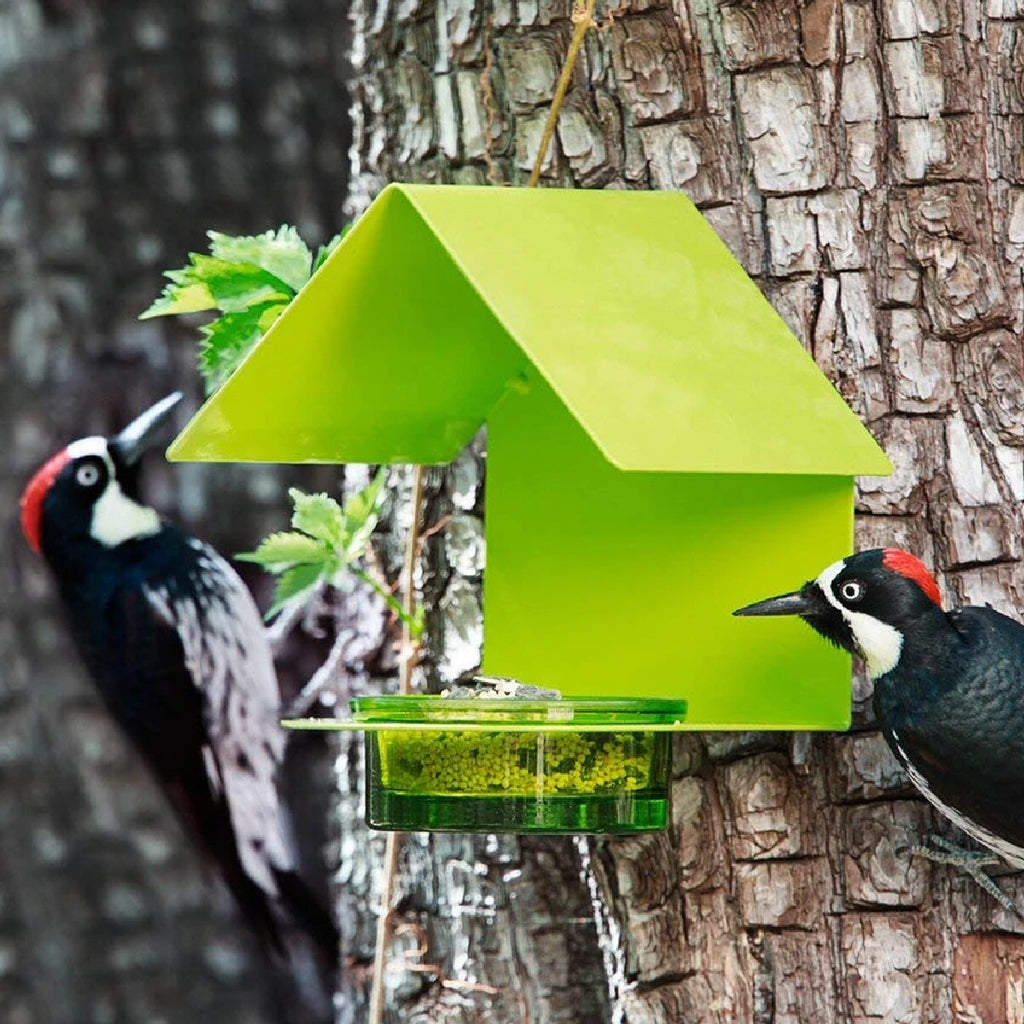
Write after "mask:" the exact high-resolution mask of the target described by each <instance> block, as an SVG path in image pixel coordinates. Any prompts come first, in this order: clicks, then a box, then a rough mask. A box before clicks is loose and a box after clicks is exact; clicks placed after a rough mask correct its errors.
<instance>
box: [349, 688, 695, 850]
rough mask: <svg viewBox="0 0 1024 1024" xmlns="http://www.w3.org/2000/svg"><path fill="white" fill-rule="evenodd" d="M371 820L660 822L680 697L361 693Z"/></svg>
mask: <svg viewBox="0 0 1024 1024" xmlns="http://www.w3.org/2000/svg"><path fill="white" fill-rule="evenodd" d="M352 707H353V721H352V722H351V726H352V727H354V728H356V729H362V730H365V731H366V733H367V736H366V777H367V806H366V820H367V824H368V825H369V826H370V827H371V828H375V829H388V830H397V831H457V832H561V833H574V832H595V833H619V834H621V833H631V832H647V831H655V830H658V829H662V828H665V827H666V826H667V824H668V817H669V804H668V786H669V778H670V775H671V736H670V730H671V729H672V728H673V727H678V725H679V723H680V722H681V721H682V720H683V719H684V717H685V714H686V703H685V702H684V701H668V700H660V699H659V700H620V699H599V698H594V699H585V698H576V699H568V700H554V701H509V700H486V699H471V700H446V699H443V698H440V697H432V696H412V697H401V696H389V697H365V698H359V699H357V700H354V701H353V702H352Z"/></svg>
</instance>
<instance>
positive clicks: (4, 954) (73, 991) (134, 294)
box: [0, 0, 348, 1024]
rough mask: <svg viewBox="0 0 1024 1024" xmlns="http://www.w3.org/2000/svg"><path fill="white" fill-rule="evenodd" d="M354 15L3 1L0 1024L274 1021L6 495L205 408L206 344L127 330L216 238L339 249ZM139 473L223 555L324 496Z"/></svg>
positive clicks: (333, 477) (231, 6) (241, 478)
mask: <svg viewBox="0 0 1024 1024" xmlns="http://www.w3.org/2000/svg"><path fill="white" fill-rule="evenodd" d="M344 7H345V5H344V3H342V2H340V0H339V2H331V0H291V2H289V3H288V4H287V5H286V4H284V3H279V2H275V0H252V2H251V3H238V2H236V0H194V2H193V0H177V2H175V3H170V4H169V3H162V2H159V0H146V2H140V3H130V4H129V3H117V2H96V3H91V2H89V0H38V2H37V0H0V265H2V266H3V274H2V277H0V436H2V437H3V443H4V457H3V459H2V461H0V537H2V540H0V551H2V554H3V571H2V572H0V1020H2V1021H4V1022H5V1024H101V1022H104V1024H142V1022H153V1024H156V1022H160V1021H163V1022H165V1024H175V1022H179V1021H196V1022H203V1021H222V1022H224V1024H243V1022H244V1024H257V1022H260V1021H267V1022H269V1021H270V1020H274V1021H275V1022H280V1021H281V1020H282V1017H281V1016H279V1015H276V1014H272V1013H271V1012H270V1011H269V1010H264V1009H261V1006H260V1004H261V999H260V995H259V993H260V990H261V984H260V981H261V979H260V974H261V970H260V968H259V966H258V963H259V962H258V960H257V959H256V958H255V957H254V956H253V955H252V951H251V949H250V947H249V945H248V941H247V939H246V936H245V933H244V931H243V929H242V928H241V926H240V925H239V924H238V922H237V921H236V918H235V915H234V913H233V911H232V910H231V909H230V908H229V907H228V906H227V904H226V900H224V899H221V900H218V899H216V898H215V896H214V895H212V890H211V888H210V887H208V886H207V885H206V879H205V878H204V874H205V873H204V872H203V870H202V869H201V867H200V864H199V862H198V860H197V858H196V856H195V854H194V852H193V851H192V850H191V849H190V847H189V844H188V843H187V842H186V841H185V840H184V839H183V837H182V835H181V833H180V831H179V829H178V827H177V824H176V823H175V822H174V820H173V818H172V816H171V815H170V814H169V813H168V811H167V808H166V807H165V805H164V803H163V801H162V799H161V798H160V796H159V794H158V793H157V791H156V789H155V787H154V785H153V784H152V783H151V782H150V780H149V778H148V776H147V775H146V774H145V772H144V771H143V770H142V768H141V765H140V762H139V760H138V758H137V757H136V756H135V755H134V753H133V752H132V751H131V750H129V749H128V748H127V747H126V746H125V744H124V742H123V740H122V739H121V737H120V735H119V734H118V733H117V731H116V730H115V729H114V728H113V726H112V725H111V723H110V721H109V720H108V718H107V716H106V714H105V713H104V712H103V711H102V709H101V708H100V706H99V703H98V701H97V698H96V695H95V693H94V691H93V689H92V686H91V684H90V683H89V682H88V681H87V680H86V679H85V677H84V674H83V672H82V669H81V667H80V665H79V662H78V659H77V658H76V656H75V654H74V652H73V651H72V649H71V646H70V643H69V641H68V637H67V634H66V631H65V630H64V628H63V625H62V623H61V621H60V616H59V614H58V611H57V608H56V607H55V595H54V590H53V588H52V586H51V585H50V583H49V581H48V580H47V578H46V574H45V572H44V569H43V566H42V564H41V563H40V561H39V560H38V559H37V558H35V557H34V555H33V554H32V553H31V552H30V551H29V550H28V548H27V546H26V545H25V543H24V542H23V540H22V538H21V536H20V529H19V527H18V522H17V520H18V496H19V494H20V492H21V488H22V487H23V486H24V484H25V482H26V480H27V478H28V476H29V475H30V474H31V473H32V472H33V471H34V470H35V469H36V468H37V467H38V466H39V465H40V464H41V462H42V460H43V459H44V458H45V457H47V456H49V455H50V454H52V453H53V452H54V451H56V450H57V449H58V448H59V447H60V446H62V445H63V444H66V443H67V441H69V440H70V439H72V438H73V437H76V436H82V435H84V434H87V433H98V432H109V431H111V430H112V429H116V428H117V427H119V426H121V425H123V424H124V423H126V422H127V420H128V419H129V418H130V417H131V416H133V415H134V414H136V413H137V412H139V411H141V410H142V409H143V408H145V406H146V404H147V403H148V402H150V401H152V400H154V399H156V398H158V397H161V396H162V395H164V394H167V393H168V392H169V391H171V390H172V389H174V388H183V389H185V390H187V391H190V392H191V394H190V397H189V405H190V406H191V407H193V408H194V407H195V401H196V399H197V398H198V397H199V396H198V390H199V387H198V378H197V374H196V371H195V353H196V346H195V331H194V328H185V327H180V326H176V325H171V324H164V323H158V322H153V321H151V322H149V323H145V324H140V323H139V322H138V321H137V320H136V317H137V316H138V314H139V312H141V311H142V310H143V309H144V308H145V307H146V305H147V304H148V303H149V302H150V301H151V300H152V299H153V298H154V297H155V296H156V295H157V294H159V291H160V288H161V279H160V271H161V270H162V269H163V268H164V267H168V266H180V265H181V264H182V263H183V262H184V260H185V258H186V254H187V253H188V251H189V250H190V249H202V248H203V247H204V243H205V239H204V236H203V232H204V231H205V230H206V229H207V228H209V227H212V228H218V229H220V230H223V231H229V232H238V233H248V232H253V231H262V230H264V229H266V228H269V227H276V226H277V225H278V224H280V223H281V222H282V221H288V222H290V223H293V224H297V225H298V227H299V229H300V231H301V232H302V234H303V235H304V236H305V238H306V239H307V240H308V241H309V242H310V243H311V244H316V243H317V242H319V241H323V240H325V239H326V238H328V237H330V235H331V234H332V233H333V232H334V231H335V230H337V227H338V224H339V219H340V213H341V211H340V206H341V202H342V197H343V194H344V182H345V177H346V168H347V163H346V159H345V151H346V149H347V145H348V138H347V131H346V125H347V118H346V113H345V104H346V101H345V95H344V67H345V65H344V61H343V60H342V57H341V55H342V51H343V47H344V42H343V40H344V37H345V35H346V34H347V25H346V21H345V18H344V13H345V12H344ZM148 468H149V475H148V477H147V479H146V481H145V483H146V491H147V494H148V496H149V498H150V500H152V501H153V502H154V504H156V505H157V506H158V507H159V508H161V509H162V510H164V511H166V512H167V513H168V514H174V515H176V516H177V517H178V518H181V519H184V520H185V521H186V522H187V523H189V525H190V526H191V527H192V528H193V529H195V530H196V532H199V533H201V534H202V535H204V536H205V537H207V538H209V539H210V540H211V541H213V542H214V543H215V544H216V545H217V546H218V547H219V548H220V549H221V550H222V551H225V552H226V553H232V552H236V551H239V550H244V549H246V548H251V547H252V546H253V545H254V544H255V543H256V542H257V541H258V540H259V539H260V538H261V537H262V536H263V535H264V534H265V533H266V532H268V531H269V530H270V529H276V528H278V527H279V526H280V524H281V522H282V521H283V520H284V519H285V515H286V513H285V510H284V507H283V506H284V504H286V495H285V488H286V483H289V482H292V481H295V482H300V481H301V482H303V483H304V485H305V486H312V484H313V479H312V478H311V477H310V476H309V475H308V474H304V476H303V477H302V478H300V477H299V476H298V475H297V474H296V472H295V471H283V470H277V469H273V468H266V467H263V468H260V467H249V468H242V467H226V468H223V469H218V470H217V471H216V472H208V471H206V470H204V469H202V468H201V467H185V466H183V467H173V468H172V467H169V466H166V465H162V464H161V463H160V462H159V460H158V459H155V458H154V459H152V460H151V462H150V464H149V467H148ZM338 477H339V474H338V473H337V472H335V471H331V472H329V473H326V474H325V473H323V472H321V473H320V474H319V479H320V481H321V483H320V486H323V487H325V488H329V489H333V488H335V487H336V485H337V480H338ZM265 596H266V595H265V594H264V597H265ZM317 657H319V654H317ZM306 660H307V661H308V660H309V656H308V654H307V656H306ZM313 664H314V665H315V664H316V658H314V659H313ZM308 672H309V666H308V665H303V666H301V667H300V668H299V669H298V672H297V673H295V672H293V673H292V674H293V675H295V674H298V675H300V676H301V675H307V674H308ZM293 681H294V680H293ZM326 774H327V775H328V776H329V767H328V769H327V772H326ZM307 788H308V787H307Z"/></svg>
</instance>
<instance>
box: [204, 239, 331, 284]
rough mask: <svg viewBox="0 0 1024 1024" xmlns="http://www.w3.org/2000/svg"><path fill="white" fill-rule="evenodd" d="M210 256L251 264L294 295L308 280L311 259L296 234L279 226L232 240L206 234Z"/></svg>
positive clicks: (307, 250) (310, 255)
mask: <svg viewBox="0 0 1024 1024" xmlns="http://www.w3.org/2000/svg"><path fill="white" fill-rule="evenodd" d="M207 235H208V236H209V239H210V252H211V253H212V254H213V255H214V256H215V257H216V258H217V259H221V260H227V261H229V262H231V263H255V264H256V265H257V266H258V267H262V268H263V269H264V270H267V271H269V272H270V273H271V274H273V275H274V276H275V277H278V278H280V279H281V280H282V281H283V282H284V283H285V284H286V285H288V286H289V287H290V288H291V289H292V290H293V291H296V292H297V291H298V290H299V289H300V288H301V287H302V286H303V285H304V284H305V283H306V282H307V281H308V280H309V275H310V271H311V269H312V262H313V255H312V253H310V251H309V249H308V248H307V247H306V243H305V242H303V240H302V239H301V238H300V237H299V233H298V231H296V230H295V228H293V227H291V226H290V225H288V224H282V225H281V227H279V228H278V229H277V231H264V232H263V234H262V235H242V236H239V237H233V236H231V235H222V234H221V233H220V232H219V231H209V232H207Z"/></svg>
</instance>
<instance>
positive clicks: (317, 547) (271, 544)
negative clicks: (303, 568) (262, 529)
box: [235, 533, 335, 573]
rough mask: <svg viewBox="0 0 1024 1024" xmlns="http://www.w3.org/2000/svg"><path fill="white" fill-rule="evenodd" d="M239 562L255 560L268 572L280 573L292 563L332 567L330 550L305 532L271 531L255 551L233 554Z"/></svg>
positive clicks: (332, 559)
mask: <svg viewBox="0 0 1024 1024" xmlns="http://www.w3.org/2000/svg"><path fill="white" fill-rule="evenodd" d="M235 558H237V559H238V560H239V561H241V562H255V563H256V564H257V565H262V566H263V568H264V569H267V570H268V571H269V572H274V573H280V572H283V571H284V570H285V569H288V568H290V567H291V566H293V565H319V566H328V565H331V566H332V567H333V563H334V561H335V559H334V555H333V553H332V552H331V550H330V549H329V548H328V547H327V546H326V545H325V544H324V543H323V542H322V541H319V540H317V539H316V538H315V537H310V536H309V535H308V534H305V533H272V534H271V535H270V536H269V537H267V538H266V540H264V541H263V543H262V544H260V546H259V547H258V548H257V549H256V550H255V551H246V552H243V553H242V554H238V555H235Z"/></svg>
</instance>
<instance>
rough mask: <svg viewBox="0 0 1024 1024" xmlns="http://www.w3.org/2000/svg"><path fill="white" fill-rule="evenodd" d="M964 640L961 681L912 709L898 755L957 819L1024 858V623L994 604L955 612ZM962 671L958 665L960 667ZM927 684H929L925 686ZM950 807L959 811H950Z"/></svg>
mask: <svg viewBox="0 0 1024 1024" xmlns="http://www.w3.org/2000/svg"><path fill="white" fill-rule="evenodd" d="M950 622H951V623H952V625H953V627H954V629H955V630H956V631H957V633H958V634H959V636H960V638H961V640H962V647H961V648H959V649H958V650H957V651H955V652H954V654H953V657H954V658H955V659H956V664H955V665H950V666H948V667H947V668H948V669H949V670H948V671H946V672H945V673H943V676H944V678H946V679H950V680H955V682H954V683H953V684H952V685H950V686H949V687H948V688H947V689H945V690H944V691H934V692H932V693H931V695H930V697H929V699H928V700H927V701H922V702H921V703H920V704H919V705H918V706H916V707H914V708H913V709H910V710H908V712H907V713H906V714H905V715H904V716H903V717H902V720H901V721H900V723H899V725H898V727H897V729H896V735H895V737H894V738H895V743H894V746H895V747H896V752H897V755H898V756H899V757H900V759H901V760H903V761H904V763H905V765H906V766H907V768H908V770H909V771H910V772H911V775H912V777H913V776H916V777H915V778H914V781H915V783H916V784H917V785H918V786H919V787H920V788H921V789H922V790H924V791H925V792H926V795H928V796H929V798H930V799H933V801H934V802H937V803H939V804H940V806H942V807H943V810H944V811H945V813H947V814H949V816H950V817H951V818H953V820H954V821H956V820H957V815H959V816H960V817H961V818H962V819H964V820H962V821H958V822H957V823H958V824H960V825H961V827H963V828H964V829H965V830H966V831H968V832H969V833H971V832H972V828H971V827H970V826H971V825H974V826H976V828H975V830H974V831H973V834H974V835H975V837H976V838H979V839H981V840H982V841H983V842H989V845H993V846H994V848H996V849H999V846H998V844H995V843H992V842H990V840H989V839H987V838H986V837H985V836H982V835H980V834H979V831H978V830H981V831H984V832H985V833H988V834H989V836H990V837H995V838H996V839H999V840H1002V841H1003V842H1005V843H1009V844H1011V845H1012V847H1013V848H1012V849H1000V852H1001V853H1004V855H1006V856H1009V857H1011V858H1012V859H1014V860H1020V859H1021V858H1022V857H1024V662H1022V659H1021V651H1024V627H1022V626H1021V625H1020V623H1018V622H1016V621H1014V620H1013V619H1010V618H1008V617H1007V616H1005V615H1002V614H1000V613H998V612H996V611H994V610H992V609H989V608H974V607H967V608H963V609H960V610H959V611H957V612H954V613H952V614H951V615H950ZM954 670H955V671H954ZM922 690H923V688H922ZM950 809H951V810H952V811H954V812H955V813H952V814H950V813H949V811H950Z"/></svg>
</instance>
